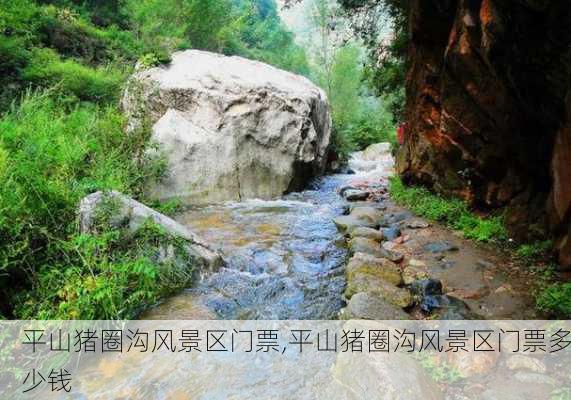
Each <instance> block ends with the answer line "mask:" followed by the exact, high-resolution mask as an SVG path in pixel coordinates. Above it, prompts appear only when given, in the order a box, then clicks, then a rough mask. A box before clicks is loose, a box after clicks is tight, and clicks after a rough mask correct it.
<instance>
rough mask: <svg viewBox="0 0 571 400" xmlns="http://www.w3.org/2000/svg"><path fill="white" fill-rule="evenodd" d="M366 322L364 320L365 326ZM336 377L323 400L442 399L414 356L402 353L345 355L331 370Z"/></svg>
mask: <svg viewBox="0 0 571 400" xmlns="http://www.w3.org/2000/svg"><path fill="white" fill-rule="evenodd" d="M366 322H367V321H363V323H366ZM395 366H398V368H396V367H395ZM332 374H333V377H332V379H330V382H329V383H328V384H325V385H323V387H322V388H320V389H321V392H322V393H323V395H321V396H320V397H319V398H320V399H375V400H413V399H414V400H418V399H422V400H441V399H443V398H444V396H443V394H442V391H441V389H440V388H439V386H438V384H437V383H436V382H434V381H433V380H432V379H431V378H430V377H429V376H428V374H427V372H426V371H425V370H424V369H423V368H422V366H421V365H420V363H419V362H418V361H416V360H415V359H414V358H413V357H411V356H408V355H405V354H403V353H399V352H397V353H393V352H391V353H375V354H367V356H365V355H364V354H363V356H362V357H361V356H357V355H356V354H355V353H351V352H344V353H343V352H342V353H339V355H338V357H337V362H336V363H335V365H334V366H333V367H332Z"/></svg>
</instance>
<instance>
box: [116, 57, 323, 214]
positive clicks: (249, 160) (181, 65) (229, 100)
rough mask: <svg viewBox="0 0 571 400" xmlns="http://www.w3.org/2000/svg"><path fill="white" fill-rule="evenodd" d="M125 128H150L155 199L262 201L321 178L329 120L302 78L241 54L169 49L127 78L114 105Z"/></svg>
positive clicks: (317, 94) (315, 92)
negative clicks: (161, 59)
mask: <svg viewBox="0 0 571 400" xmlns="http://www.w3.org/2000/svg"><path fill="white" fill-rule="evenodd" d="M123 107H124V109H125V110H126V112H127V114H128V115H129V117H130V129H135V128H137V127H139V126H142V125H143V124H144V123H146V124H150V126H152V140H153V141H154V142H156V143H158V145H159V146H158V147H159V151H160V152H162V154H164V155H165V156H166V158H167V161H168V176H167V177H166V179H164V181H162V182H160V183H159V184H157V185H155V186H154V187H152V188H151V189H150V192H151V194H152V195H153V196H154V197H156V198H159V199H166V198H175V197H176V198H179V199H182V200H183V201H184V202H186V203H193V204H195V203H211V202H217V201H226V200H242V199H246V198H261V199H270V198H274V197H277V196H280V195H282V194H284V193H285V192H288V191H292V190H297V189H300V188H301V187H303V185H304V184H305V183H306V182H307V180H308V179H310V178H312V177H313V176H316V175H319V174H321V173H323V172H324V170H325V167H326V161H327V150H328V146H329V139H330V131H331V117H330V112H329V104H328V101H327V98H326V95H325V93H324V92H323V91H322V90H321V89H319V88H318V87H317V86H315V85H313V84H312V83H311V82H310V81H309V80H308V79H306V78H304V77H302V76H298V75H295V74H292V73H289V72H286V71H282V70H279V69H277V68H274V67H272V66H269V65H267V64H263V63H260V62H255V61H250V60H247V59H244V58H241V57H226V56H223V55H219V54H213V53H208V52H204V51H197V50H188V51H183V52H178V53H175V54H174V55H173V57H172V62H171V63H170V64H169V65H168V66H162V67H157V68H152V69H149V70H144V71H140V72H138V73H136V74H135V75H134V76H133V78H132V79H131V82H130V85H129V88H128V90H127V91H126V93H125V96H124V99H123Z"/></svg>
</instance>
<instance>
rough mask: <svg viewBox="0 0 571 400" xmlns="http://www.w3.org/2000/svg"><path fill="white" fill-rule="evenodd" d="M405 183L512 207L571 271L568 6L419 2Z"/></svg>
mask: <svg viewBox="0 0 571 400" xmlns="http://www.w3.org/2000/svg"><path fill="white" fill-rule="evenodd" d="M410 32H411V43H410V50H409V51H410V57H409V60H410V68H409V71H408V76H407V105H406V117H407V122H408V124H407V131H406V134H405V141H404V145H403V146H402V147H401V150H400V151H399V154H398V159H397V170H398V172H399V174H400V175H401V177H402V178H403V180H404V181H405V182H409V183H416V184H423V185H426V186H429V187H432V188H433V189H435V190H436V191H438V192H440V193H445V194H451V195H456V196H460V197H462V198H464V199H466V200H467V201H469V202H470V203H471V204H472V205H474V206H475V207H476V208H477V209H480V210H483V211H488V210H494V209H497V208H500V207H506V222H507V225H508V228H509V229H510V231H511V234H512V235H513V237H514V238H516V239H519V240H534V239H537V238H540V237H542V236H543V235H544V233H546V231H549V232H550V233H551V234H553V235H554V236H555V237H556V238H557V239H556V247H557V249H558V251H559V261H560V264H561V265H562V267H563V268H571V244H570V242H569V241H570V240H571V238H570V236H569V234H570V232H569V225H570V219H571V207H570V204H571V171H570V167H571V109H570V103H571V101H570V96H571V95H570V94H569V93H570V91H569V89H570V81H571V78H570V76H571V69H570V65H571V7H569V4H568V2H565V1H556V0H553V1H549V0H545V1H541V0H501V1H500V0H412V1H411V9H410Z"/></svg>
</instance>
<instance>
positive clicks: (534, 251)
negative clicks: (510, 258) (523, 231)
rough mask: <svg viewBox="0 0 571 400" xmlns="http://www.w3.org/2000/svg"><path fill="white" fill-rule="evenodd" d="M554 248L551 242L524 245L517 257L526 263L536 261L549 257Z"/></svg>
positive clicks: (517, 252) (518, 250)
mask: <svg viewBox="0 0 571 400" xmlns="http://www.w3.org/2000/svg"><path fill="white" fill-rule="evenodd" d="M552 248H553V242H552V241H551V240H545V241H542V242H534V243H527V244H522V245H521V246H520V247H519V248H518V249H517V250H516V256H517V257H519V258H521V259H522V260H525V261H535V260H538V259H539V258H542V257H544V256H545V255H547V254H548V253H549V252H550V251H551V249H552Z"/></svg>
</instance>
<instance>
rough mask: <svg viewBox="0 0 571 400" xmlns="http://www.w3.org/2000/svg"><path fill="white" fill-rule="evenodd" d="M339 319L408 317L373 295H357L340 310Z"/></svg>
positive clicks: (398, 318) (395, 318)
mask: <svg viewBox="0 0 571 400" xmlns="http://www.w3.org/2000/svg"><path fill="white" fill-rule="evenodd" d="M339 319H370V320H405V319H410V316H409V315H408V314H407V313H406V312H404V311H403V310H402V309H401V308H399V307H396V306H394V305H392V304H389V303H387V302H386V301H385V300H383V299H382V298H380V297H379V296H377V295H376V294H374V293H368V292H361V293H357V294H356V295H354V296H353V297H351V300H349V302H348V303H347V307H345V308H344V309H343V310H341V313H340V315H339Z"/></svg>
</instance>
